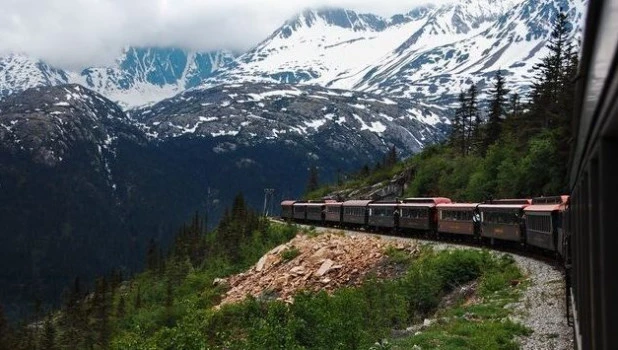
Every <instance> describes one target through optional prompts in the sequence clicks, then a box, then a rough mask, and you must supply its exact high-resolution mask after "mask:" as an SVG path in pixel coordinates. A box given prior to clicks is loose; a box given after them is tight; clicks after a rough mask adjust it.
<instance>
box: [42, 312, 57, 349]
mask: <svg viewBox="0 0 618 350" xmlns="http://www.w3.org/2000/svg"><path fill="white" fill-rule="evenodd" d="M41 347H42V348H43V349H45V350H54V349H56V328H55V327H54V324H53V323H52V320H51V315H49V316H47V317H46V318H45V324H44V325H43V339H42V341H41Z"/></svg>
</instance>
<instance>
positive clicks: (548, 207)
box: [524, 204, 566, 212]
mask: <svg viewBox="0 0 618 350" xmlns="http://www.w3.org/2000/svg"><path fill="white" fill-rule="evenodd" d="M564 209H566V206H565V205H564V204H537V205H530V206H527V207H526V208H524V211H525V212H552V211H562V210H564Z"/></svg>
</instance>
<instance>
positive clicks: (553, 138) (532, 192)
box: [307, 14, 578, 201]
mask: <svg viewBox="0 0 618 350" xmlns="http://www.w3.org/2000/svg"><path fill="white" fill-rule="evenodd" d="M569 27H570V25H569V23H568V21H567V18H566V16H565V15H564V14H560V15H559V16H558V19H557V23H556V26H555V28H554V30H553V32H552V35H551V40H550V42H549V45H548V49H549V54H548V55H547V57H545V58H544V59H543V60H542V62H541V63H540V64H538V65H537V66H535V70H536V76H535V79H534V81H533V82H532V88H531V92H530V95H529V96H528V98H527V100H526V102H521V98H520V96H519V95H518V94H516V93H512V94H509V91H508V77H505V76H503V75H502V73H501V72H500V71H498V72H497V73H496V75H495V80H494V84H493V86H492V87H491V89H490V90H489V91H487V93H488V94H489V96H490V100H489V106H488V109H487V110H486V111H482V110H481V109H480V108H479V106H478V95H479V93H480V92H479V91H478V90H477V87H476V86H475V85H474V84H472V85H471V86H470V87H469V88H468V89H466V90H465V91H462V92H461V94H460V96H459V99H458V106H457V109H456V110H455V111H454V116H453V117H454V118H453V123H452V128H451V129H452V131H451V134H450V137H449V138H448V140H446V141H445V142H444V143H442V144H439V145H434V146H430V147H427V148H426V149H425V150H423V151H422V152H421V153H419V154H417V155H415V156H413V157H411V158H409V159H407V160H405V161H403V162H396V163H394V164H393V163H387V162H386V161H385V162H384V163H383V164H379V165H378V166H376V167H374V169H370V168H369V167H368V166H365V167H364V168H363V169H361V170H360V171H359V172H357V173H356V174H351V175H350V176H349V178H350V181H348V182H345V183H338V184H333V185H328V186H323V187H321V188H318V189H316V190H314V191H312V192H309V193H308V194H307V198H311V199H317V198H321V197H323V196H325V195H327V194H329V193H334V192H337V191H342V190H346V189H353V188H354V189H355V188H359V187H362V186H369V185H373V184H376V183H379V182H382V181H387V180H390V179H392V178H393V177H395V176H397V175H399V174H401V173H404V172H408V174H409V176H408V177H407V178H408V179H409V181H408V182H407V183H406V184H405V185H406V186H405V187H406V189H405V191H404V193H403V195H404V196H408V197H410V196H411V197H431V196H447V197H450V198H451V199H453V200H457V201H481V200H487V199H490V198H513V197H533V196H540V195H556V194H562V193H565V192H566V191H567V183H566V176H567V165H568V158H569V152H570V147H571V143H572V142H571V141H572V128H571V119H572V118H571V117H572V113H573V101H574V100H575V99H574V94H575V83H574V78H575V75H576V72H577V66H578V55H577V50H576V48H575V47H574V46H573V45H572V44H570V43H571V41H572V39H571V38H569V37H567V32H568V28H569ZM483 112H484V113H485V116H486V118H484V119H485V121H481V113H483ZM389 153H390V152H389Z"/></svg>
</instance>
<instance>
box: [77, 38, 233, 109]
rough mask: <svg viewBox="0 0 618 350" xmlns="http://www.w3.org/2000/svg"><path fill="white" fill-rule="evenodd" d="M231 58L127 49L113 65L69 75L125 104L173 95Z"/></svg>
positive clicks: (222, 53)
mask: <svg viewBox="0 0 618 350" xmlns="http://www.w3.org/2000/svg"><path fill="white" fill-rule="evenodd" d="M233 59H234V56H233V54H232V53H231V52H229V51H223V50H222V51H215V52H188V51H184V50H180V49H175V48H167V49H162V48H129V49H127V50H126V51H125V52H124V53H123V54H122V56H121V57H120V58H118V60H117V61H116V65H115V66H112V67H94V68H87V69H84V70H83V71H82V72H80V73H79V74H75V73H73V74H72V77H71V81H72V82H74V83H80V84H82V85H84V86H86V87H88V88H90V89H93V90H95V91H97V92H99V93H101V94H103V95H105V96H107V97H108V98H110V99H112V100H114V101H117V102H119V103H120V104H121V105H123V106H124V107H131V106H140V105H144V104H149V103H154V102H158V101H161V100H163V99H166V98H168V97H172V96H174V95H176V94H178V93H180V92H182V91H184V90H186V89H189V88H192V87H195V86H198V85H200V84H201V83H202V82H203V81H204V79H206V78H208V77H209V76H211V75H212V74H213V72H215V71H216V70H217V69H220V68H221V67H223V66H225V65H226V64H228V63H229V62H231V61H232V60H233Z"/></svg>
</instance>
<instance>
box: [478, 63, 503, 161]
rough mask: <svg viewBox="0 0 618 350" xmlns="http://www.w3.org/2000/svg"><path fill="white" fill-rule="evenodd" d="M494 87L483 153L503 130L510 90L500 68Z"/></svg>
mask: <svg viewBox="0 0 618 350" xmlns="http://www.w3.org/2000/svg"><path fill="white" fill-rule="evenodd" d="M495 79H496V81H495V83H494V88H493V89H492V90H491V100H490V107H489V116H488V120H487V129H486V132H485V138H484V142H483V149H482V150H481V154H485V152H486V151H487V148H489V146H491V145H492V144H494V143H496V141H497V140H498V138H499V137H500V133H501V132H502V119H503V118H504V116H505V114H506V104H507V97H506V96H507V94H508V90H507V89H506V88H505V87H504V77H503V76H502V72H501V71H500V70H498V72H497V73H496V75H495Z"/></svg>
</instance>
